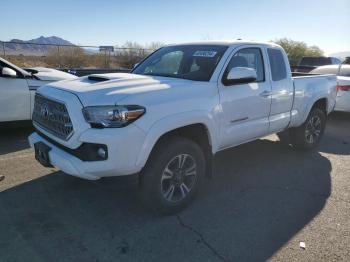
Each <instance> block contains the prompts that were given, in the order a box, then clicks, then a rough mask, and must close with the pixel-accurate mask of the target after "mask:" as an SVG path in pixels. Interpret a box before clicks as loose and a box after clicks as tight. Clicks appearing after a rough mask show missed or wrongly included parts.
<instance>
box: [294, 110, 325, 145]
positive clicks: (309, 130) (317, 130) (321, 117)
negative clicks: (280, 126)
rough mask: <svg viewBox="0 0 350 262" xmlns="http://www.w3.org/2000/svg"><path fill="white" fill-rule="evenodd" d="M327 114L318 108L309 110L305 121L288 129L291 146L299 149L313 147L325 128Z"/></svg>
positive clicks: (317, 143)
mask: <svg viewBox="0 0 350 262" xmlns="http://www.w3.org/2000/svg"><path fill="white" fill-rule="evenodd" d="M326 121H327V116H326V114H325V112H324V111H322V110H321V109H319V108H314V109H312V110H311V112H310V114H309V116H308V117H307V119H306V121H305V122H304V123H303V124H302V125H301V126H299V127H296V128H291V129H290V130H289V136H290V142H291V144H292V146H294V147H295V148H299V149H313V148H315V147H317V146H318V145H319V143H320V141H321V138H322V136H323V133H324V130H325V128H326Z"/></svg>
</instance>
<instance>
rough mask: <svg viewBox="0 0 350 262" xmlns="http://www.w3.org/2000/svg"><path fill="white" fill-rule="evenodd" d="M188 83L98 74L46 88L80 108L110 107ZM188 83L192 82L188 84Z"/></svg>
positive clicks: (165, 79)
mask: <svg viewBox="0 0 350 262" xmlns="http://www.w3.org/2000/svg"><path fill="white" fill-rule="evenodd" d="M189 81H190V80H185V79H177V78H169V77H159V76H145V75H136V74H130V73H111V74H98V75H89V76H85V77H80V78H78V79H75V80H69V81H60V82H54V83H50V84H48V85H46V87H51V88H56V89H60V90H64V91H67V92H70V93H73V94H75V95H76V96H78V98H79V99H80V101H81V103H82V104H83V106H94V105H114V104H117V103H118V102H119V101H120V100H122V99H125V98H126V97H128V96H131V95H140V94H145V93H147V94H149V95H150V94H151V93H152V92H162V91H167V90H170V89H173V88H174V87H176V86H185V85H186V83H188V82H189ZM191 82H192V81H191Z"/></svg>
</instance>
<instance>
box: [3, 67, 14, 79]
mask: <svg viewBox="0 0 350 262" xmlns="http://www.w3.org/2000/svg"><path fill="white" fill-rule="evenodd" d="M1 74H2V76H3V77H17V73H16V71H15V70H13V69H11V68H9V67H4V68H3V69H2V72H1Z"/></svg>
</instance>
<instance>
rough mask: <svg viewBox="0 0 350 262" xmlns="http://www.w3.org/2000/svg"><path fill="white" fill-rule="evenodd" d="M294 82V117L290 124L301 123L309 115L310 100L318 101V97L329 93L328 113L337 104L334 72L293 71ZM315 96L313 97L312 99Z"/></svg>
mask: <svg viewBox="0 0 350 262" xmlns="http://www.w3.org/2000/svg"><path fill="white" fill-rule="evenodd" d="M292 75H293V77H292V79H293V82H294V103H293V108H292V119H291V124H290V126H292V127H293V126H299V125H301V124H302V123H303V122H304V121H305V119H306V118H307V116H308V112H309V111H310V109H311V106H312V104H311V103H310V101H315V100H316V101H317V100H318V98H319V97H320V98H321V97H322V96H324V94H329V100H328V101H329V102H328V104H327V113H330V112H331V111H332V110H333V108H334V105H335V98H336V94H337V90H336V82H337V77H336V75H332V74H326V75H321V74H306V73H296V74H295V73H293V74H292ZM311 97H313V99H310V98H311Z"/></svg>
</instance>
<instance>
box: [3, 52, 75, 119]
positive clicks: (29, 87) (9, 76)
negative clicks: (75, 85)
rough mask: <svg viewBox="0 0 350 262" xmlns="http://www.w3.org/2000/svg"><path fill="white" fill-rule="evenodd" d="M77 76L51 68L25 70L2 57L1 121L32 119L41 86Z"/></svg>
mask: <svg viewBox="0 0 350 262" xmlns="http://www.w3.org/2000/svg"><path fill="white" fill-rule="evenodd" d="M75 78H77V77H76V76H74V75H72V74H68V73H65V72H62V71H59V70H55V69H51V68H44V67H34V68H28V69H26V70H24V69H22V68H20V67H18V66H16V65H14V64H12V63H10V62H9V61H6V60H5V59H3V58H1V57H0V123H5V124H7V123H9V122H12V121H22V120H30V119H31V115H32V112H33V106H34V94H35V91H36V89H37V88H38V87H39V86H42V85H45V84H48V83H50V82H53V81H59V80H67V79H75Z"/></svg>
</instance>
